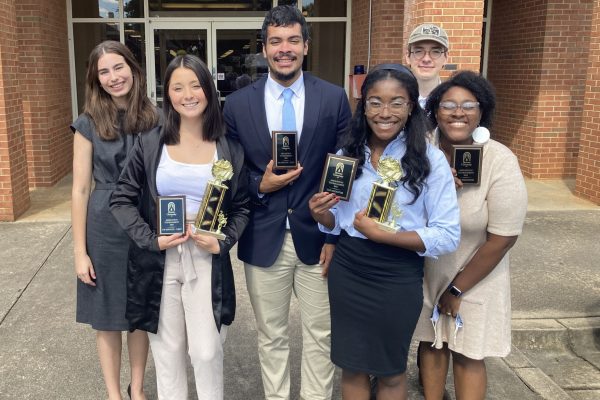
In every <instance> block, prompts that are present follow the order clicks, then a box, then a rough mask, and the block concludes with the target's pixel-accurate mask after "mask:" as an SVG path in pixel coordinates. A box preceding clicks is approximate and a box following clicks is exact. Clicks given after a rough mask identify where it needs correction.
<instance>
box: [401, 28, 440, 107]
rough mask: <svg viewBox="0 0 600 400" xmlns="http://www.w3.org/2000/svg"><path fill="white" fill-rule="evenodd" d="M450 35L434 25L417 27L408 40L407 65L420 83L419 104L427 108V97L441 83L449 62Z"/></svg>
mask: <svg viewBox="0 0 600 400" xmlns="http://www.w3.org/2000/svg"><path fill="white" fill-rule="evenodd" d="M449 48H450V42H449V41H448V34H447V33H446V31H445V30H444V29H442V28H440V27H439V26H437V25H434V24H422V25H419V26H417V27H416V28H415V29H414V30H413V31H412V33H411V34H410V36H409V38H408V51H407V53H406V63H407V64H408V65H409V66H410V69H411V70H412V72H413V74H415V77H416V78H417V81H418V82H419V104H420V105H421V108H424V107H425V102H426V101H427V96H429V93H431V91H432V90H433V89H435V87H436V86H437V85H439V84H440V83H441V79H440V71H441V70H442V68H443V67H444V65H445V64H446V61H448V49H449Z"/></svg>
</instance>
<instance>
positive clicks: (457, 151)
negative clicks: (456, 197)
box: [451, 144, 483, 185]
mask: <svg viewBox="0 0 600 400" xmlns="http://www.w3.org/2000/svg"><path fill="white" fill-rule="evenodd" d="M451 158H452V160H451V164H452V167H453V168H454V169H455V170H456V177H457V178H458V179H460V180H461V181H462V183H463V184H465V185H479V184H480V183H481V163H482V161H483V146H482V145H480V144H465V145H453V146H452V157H451Z"/></svg>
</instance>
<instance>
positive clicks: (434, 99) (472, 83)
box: [425, 71, 496, 129]
mask: <svg viewBox="0 0 600 400" xmlns="http://www.w3.org/2000/svg"><path fill="white" fill-rule="evenodd" d="M453 87H461V88H463V89H466V90H468V91H469V92H471V93H472V94H473V96H475V98H476V99H477V101H478V102H479V110H480V111H481V121H479V125H481V126H484V127H486V128H488V129H490V128H491V127H492V120H493V119H494V110H495V108H496V91H495V90H494V87H493V86H492V84H491V83H490V82H489V81H488V80H487V79H485V78H484V77H483V76H481V75H479V74H478V73H476V72H473V71H459V72H457V73H456V74H454V75H453V76H452V77H451V78H450V79H448V80H447V81H446V82H444V83H442V84H440V85H439V86H438V87H436V88H435V89H433V91H432V92H431V93H430V94H429V97H428V98H427V104H426V105H425V110H426V112H427V116H428V117H429V119H430V121H431V122H432V123H433V125H434V126H435V125H437V124H438V122H437V119H436V114H437V111H438V109H439V107H440V101H442V97H443V96H444V94H445V93H446V92H447V91H448V90H450V89H452V88H453Z"/></svg>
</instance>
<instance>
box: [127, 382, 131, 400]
mask: <svg viewBox="0 0 600 400" xmlns="http://www.w3.org/2000/svg"><path fill="white" fill-rule="evenodd" d="M127 396H129V398H130V399H131V383H130V384H129V385H128V386H127Z"/></svg>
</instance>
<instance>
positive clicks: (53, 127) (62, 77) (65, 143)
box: [16, 0, 73, 187]
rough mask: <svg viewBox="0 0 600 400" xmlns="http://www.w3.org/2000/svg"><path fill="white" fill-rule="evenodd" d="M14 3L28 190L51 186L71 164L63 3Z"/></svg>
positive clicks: (57, 0) (40, 0) (23, 0)
mask: <svg viewBox="0 0 600 400" xmlns="http://www.w3.org/2000/svg"><path fill="white" fill-rule="evenodd" d="M16 3H17V8H16V10H17V26H18V43H19V49H20V51H19V64H20V69H19V71H20V76H21V77H22V78H23V79H22V80H21V93H22V100H23V123H24V131H25V139H26V148H27V161H28V165H29V184H30V186H31V187H39V186H51V185H53V184H55V183H56V182H57V181H58V180H59V179H60V178H62V177H63V176H65V175H66V174H67V173H69V172H70V171H71V161H72V140H73V138H72V134H71V132H70V130H69V128H68V126H69V124H70V122H71V119H72V115H71V95H70V80H69V73H68V71H69V51H68V41H67V12H66V2H65V1H64V0H45V1H44V0H21V1H18V2H16ZM50 38H51V40H49V39H50Z"/></svg>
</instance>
